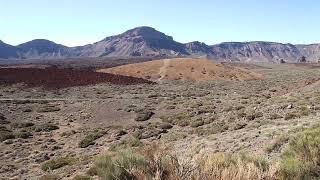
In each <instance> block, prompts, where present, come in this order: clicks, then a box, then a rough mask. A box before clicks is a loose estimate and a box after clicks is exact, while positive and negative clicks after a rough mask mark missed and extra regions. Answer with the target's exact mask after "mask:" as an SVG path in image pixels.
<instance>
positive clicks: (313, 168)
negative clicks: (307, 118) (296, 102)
mask: <svg viewBox="0 0 320 180" xmlns="http://www.w3.org/2000/svg"><path fill="white" fill-rule="evenodd" d="M281 172H282V175H283V177H284V178H287V179H318V178H319V177H320V128H319V127H315V128H311V129H307V130H305V131H303V132H301V133H299V134H298V135H297V136H295V137H294V138H292V139H291V140H290V142H289V146H288V148H287V150H286V151H285V152H284V153H283V155H282V159H281Z"/></svg>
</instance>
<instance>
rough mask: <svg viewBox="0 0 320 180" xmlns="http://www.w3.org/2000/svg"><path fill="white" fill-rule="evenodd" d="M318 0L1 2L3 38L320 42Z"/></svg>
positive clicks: (14, 41) (76, 41) (18, 40)
mask: <svg viewBox="0 0 320 180" xmlns="http://www.w3.org/2000/svg"><path fill="white" fill-rule="evenodd" d="M319 18H320V1H317V0H0V39H1V40H3V41H4V42H6V43H10V44H13V45H17V44H19V43H22V42H26V41H29V40H32V39H36V38H44V39H49V40H52V41H55V42H57V43H62V44H65V45H69V46H74V45H84V44H87V43H93V42H96V41H98V40H101V39H103V38H104V37H106V36H110V35H115V34H119V33H122V32H124V31H125V30H128V29H131V28H134V27H137V26H152V27H154V28H156V29H157V30H159V31H162V32H164V33H166V34H167V35H170V36H173V37H174V39H175V40H177V41H180V42H190V41H195V40H198V41H202V42H205V43H207V44H215V43H220V42H225V41H257V40H263V41H277V42H284V43H286V42H290V43H315V42H320V23H319V22H320V20H319Z"/></svg>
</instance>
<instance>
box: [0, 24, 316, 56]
mask: <svg viewBox="0 0 320 180" xmlns="http://www.w3.org/2000/svg"><path fill="white" fill-rule="evenodd" d="M131 56H132V57H134V56H144V57H145V56H150V57H154V56H158V57H159V56H163V57H167V56H170V57H174V56H193V57H199V56H200V57H208V58H212V59H216V60H223V61H245V62H279V61H280V59H283V60H285V61H288V62H296V61H297V60H298V59H299V58H301V57H302V56H305V57H306V58H307V60H308V61H318V59H319V58H320V44H311V45H293V44H282V43H275V42H263V41H255V42H226V43H221V44H216V45H212V46H209V45H206V44H205V43H201V42H198V41H195V42H190V43H186V44H183V43H179V42H176V41H174V40H173V38H172V37H171V36H167V35H166V34H164V33H162V32H159V31H157V30H155V29H154V28H151V27H137V28H134V29H131V30H128V31H126V32H124V33H122V34H119V35H116V36H110V37H106V38H105V39H103V40H101V41H99V42H96V43H93V44H88V45H85V46H78V47H66V46H63V45H60V44H56V43H54V42H52V41H48V40H43V39H37V40H33V41H29V42H27V43H23V44H21V45H18V46H11V45H8V44H5V43H3V42H2V41H1V42H0V58H4V59H52V58H55V59H56V58H77V57H131Z"/></svg>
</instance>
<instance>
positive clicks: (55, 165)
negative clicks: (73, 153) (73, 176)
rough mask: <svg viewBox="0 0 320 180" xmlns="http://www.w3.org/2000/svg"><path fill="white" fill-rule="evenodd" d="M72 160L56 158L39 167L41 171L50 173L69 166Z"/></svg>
mask: <svg viewBox="0 0 320 180" xmlns="http://www.w3.org/2000/svg"><path fill="white" fill-rule="evenodd" d="M74 160H75V159H74V158H70V157H58V158H55V159H51V160H48V161H46V162H44V163H43V164H42V165H41V169H42V170H43V171H50V170H55V169H59V168H61V167H64V166H67V165H71V164H72V163H73V162H74Z"/></svg>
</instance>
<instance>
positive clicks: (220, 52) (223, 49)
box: [211, 41, 303, 62]
mask: <svg viewBox="0 0 320 180" xmlns="http://www.w3.org/2000/svg"><path fill="white" fill-rule="evenodd" d="M211 47H212V54H213V58H216V59H221V60H230V61H251V62H252V61H255V62H270V61H271V62H277V61H279V60H280V59H284V60H286V61H292V62H294V61H296V60H297V59H298V58H300V57H301V56H303V55H302V53H301V52H300V50H299V49H298V48H297V47H296V46H294V45H292V44H281V43H274V42H263V41H256V42H227V43H221V44H217V45H213V46H211Z"/></svg>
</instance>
